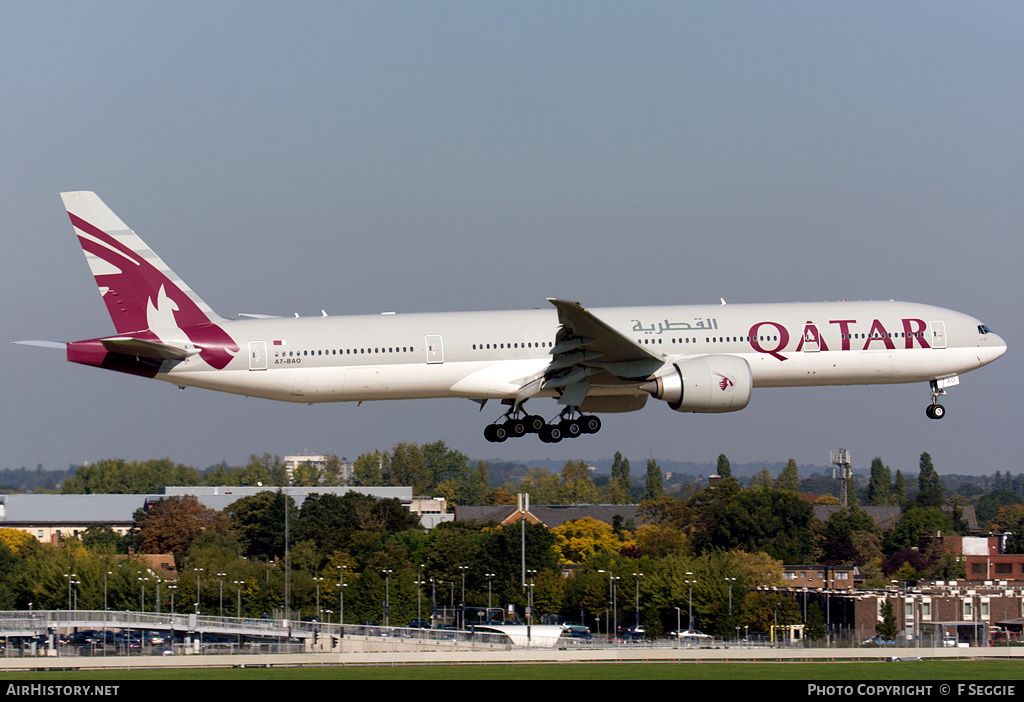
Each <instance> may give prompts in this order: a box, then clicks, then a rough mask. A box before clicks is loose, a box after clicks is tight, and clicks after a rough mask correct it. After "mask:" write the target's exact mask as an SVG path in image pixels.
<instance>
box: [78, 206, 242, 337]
mask: <svg viewBox="0 0 1024 702" xmlns="http://www.w3.org/2000/svg"><path fill="white" fill-rule="evenodd" d="M61 199H62V200H63V201H64V207H65V208H66V209H67V211H68V216H69V217H70V218H71V223H72V224H73V225H74V227H75V233H76V234H77V235H78V241H79V243H80V244H81V246H82V250H83V251H84V252H85V259H86V261H87V262H88V263H89V269H90V270H91V271H92V274H93V277H94V278H95V279H96V285H97V286H99V290H100V295H101V296H102V298H103V302H104V303H105V304H106V306H107V311H108V312H109V313H110V318H111V320H113V322H114V328H115V329H116V330H117V333H118V334H130V333H136V332H143V331H147V330H155V329H184V328H189V327H196V326H200V325H203V324H208V323H210V322H219V321H222V320H221V318H220V317H219V316H218V315H217V314H216V313H215V312H214V311H213V310H212V309H211V308H210V306H209V305H207V304H206V303H205V302H203V300H202V299H201V298H200V297H199V296H198V295H196V294H195V293H194V292H193V291H192V289H191V288H189V287H188V285H186V284H185V282H184V281H183V280H182V279H181V278H179V277H178V276H177V275H176V274H175V273H174V271H172V270H171V269H170V268H169V267H168V266H167V264H166V263H164V262H163V260H161V259H160V257H159V256H157V255H156V254H155V253H154V252H153V250H152V249H150V248H149V247H148V246H147V245H146V244H145V242H143V241H142V239H140V238H139V236H138V235H137V234H135V232H133V231H132V230H131V229H129V228H128V226H127V225H126V224H125V223H124V222H122V221H121V219H120V218H119V217H118V216H117V215H116V214H114V212H113V210H111V209H110V208H109V207H107V205H106V204H104V203H103V201H102V200H100V198H99V197H98V196H97V195H96V193H92V192H67V193H61Z"/></svg>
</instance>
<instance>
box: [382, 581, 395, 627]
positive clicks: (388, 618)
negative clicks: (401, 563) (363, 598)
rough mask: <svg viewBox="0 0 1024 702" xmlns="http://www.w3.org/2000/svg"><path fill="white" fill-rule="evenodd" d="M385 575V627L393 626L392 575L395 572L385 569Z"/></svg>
mask: <svg viewBox="0 0 1024 702" xmlns="http://www.w3.org/2000/svg"><path fill="white" fill-rule="evenodd" d="M381 572H382V573H383V574H384V626H391V574H392V573H394V572H395V571H393V570H391V569H390V568H385V569H384V570H382V571H381Z"/></svg>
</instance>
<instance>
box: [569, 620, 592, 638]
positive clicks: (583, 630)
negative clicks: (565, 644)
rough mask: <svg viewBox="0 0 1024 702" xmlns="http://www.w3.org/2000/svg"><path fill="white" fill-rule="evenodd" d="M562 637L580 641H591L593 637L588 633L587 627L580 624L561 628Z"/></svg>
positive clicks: (588, 628)
mask: <svg viewBox="0 0 1024 702" xmlns="http://www.w3.org/2000/svg"><path fill="white" fill-rule="evenodd" d="M562 633H563V636H567V637H569V638H570V639H582V640H584V641H592V640H593V638H594V635H593V634H592V633H590V627H589V626H583V625H581V624H566V625H565V626H564V627H563V628H562Z"/></svg>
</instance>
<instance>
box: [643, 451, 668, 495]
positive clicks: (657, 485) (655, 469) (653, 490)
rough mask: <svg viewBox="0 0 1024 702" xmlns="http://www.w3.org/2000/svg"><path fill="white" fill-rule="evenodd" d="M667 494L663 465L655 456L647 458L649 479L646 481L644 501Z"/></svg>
mask: <svg viewBox="0 0 1024 702" xmlns="http://www.w3.org/2000/svg"><path fill="white" fill-rule="evenodd" d="M664 496H665V487H664V485H663V482H662V472H661V467H660V466H658V462H657V461H655V460H654V459H653V458H648V459H647V481H646V482H645V483H644V497H643V499H644V501H648V500H658V499H661V498H662V497H664Z"/></svg>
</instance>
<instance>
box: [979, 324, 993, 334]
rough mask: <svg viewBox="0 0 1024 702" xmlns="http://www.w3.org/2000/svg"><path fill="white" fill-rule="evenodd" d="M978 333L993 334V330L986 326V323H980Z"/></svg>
mask: <svg viewBox="0 0 1024 702" xmlns="http://www.w3.org/2000/svg"><path fill="white" fill-rule="evenodd" d="M978 333H979V334H991V333H992V330H991V329H989V328H988V326H986V325H984V324H979V325H978Z"/></svg>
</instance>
